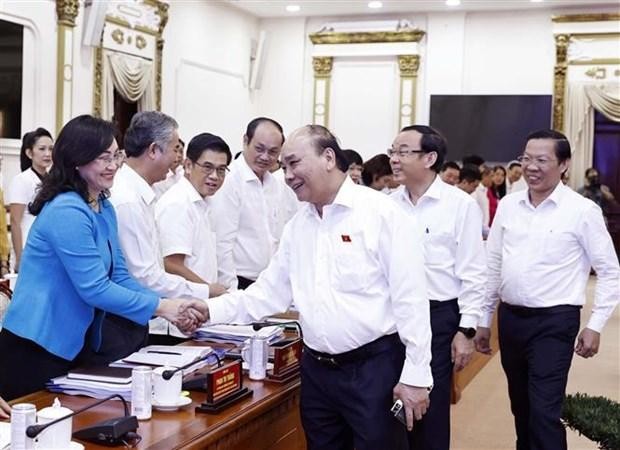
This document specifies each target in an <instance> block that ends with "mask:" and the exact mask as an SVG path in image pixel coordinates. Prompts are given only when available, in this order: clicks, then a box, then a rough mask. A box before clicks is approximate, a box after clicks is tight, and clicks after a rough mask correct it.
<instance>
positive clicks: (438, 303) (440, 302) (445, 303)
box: [429, 298, 458, 309]
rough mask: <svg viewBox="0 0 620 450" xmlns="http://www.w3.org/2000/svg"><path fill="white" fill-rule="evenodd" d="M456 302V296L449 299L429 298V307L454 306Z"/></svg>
mask: <svg viewBox="0 0 620 450" xmlns="http://www.w3.org/2000/svg"><path fill="white" fill-rule="evenodd" d="M457 302H458V299H457V298H451V299H450V300H429V303H430V304H431V309H437V308H447V307H448V306H454V304H455V303H457Z"/></svg>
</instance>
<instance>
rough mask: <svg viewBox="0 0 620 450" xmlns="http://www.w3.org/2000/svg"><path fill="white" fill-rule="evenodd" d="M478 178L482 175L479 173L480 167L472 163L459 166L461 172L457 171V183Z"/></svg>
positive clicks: (478, 179) (480, 178)
mask: <svg viewBox="0 0 620 450" xmlns="http://www.w3.org/2000/svg"><path fill="white" fill-rule="evenodd" d="M480 180H482V175H480V169H479V168H478V166H475V165H473V164H465V165H464V166H463V167H462V168H461V172H460V173H459V183H461V182H463V181H467V182H469V183H471V182H472V181H480Z"/></svg>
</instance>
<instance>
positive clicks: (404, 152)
mask: <svg viewBox="0 0 620 450" xmlns="http://www.w3.org/2000/svg"><path fill="white" fill-rule="evenodd" d="M386 153H387V155H388V156H389V157H390V158H391V157H392V156H398V157H399V158H405V157H407V156H409V155H413V154H414V153H426V152H425V151H424V150H422V149H417V148H413V149H402V148H401V149H398V150H394V149H393V148H388V149H387V150H386Z"/></svg>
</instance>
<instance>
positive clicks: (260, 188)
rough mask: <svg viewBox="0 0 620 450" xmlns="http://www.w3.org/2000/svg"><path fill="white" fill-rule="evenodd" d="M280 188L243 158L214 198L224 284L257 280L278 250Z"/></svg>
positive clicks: (233, 285)
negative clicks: (240, 279) (239, 278)
mask: <svg viewBox="0 0 620 450" xmlns="http://www.w3.org/2000/svg"><path fill="white" fill-rule="evenodd" d="M280 195H281V191H280V184H279V183H278V181H277V180H276V179H275V178H274V177H273V175H271V173H269V172H267V173H265V175H264V176H263V181H262V183H261V181H260V180H259V179H258V177H257V176H256V174H255V173H254V172H253V171H252V169H250V166H248V164H247V163H246V161H245V158H244V157H243V155H241V156H240V157H239V158H237V159H235V160H234V161H233V162H232V164H231V165H230V173H229V174H228V175H226V180H225V181H224V184H223V185H222V187H221V188H220V190H219V191H218V192H217V193H216V194H215V195H214V196H213V202H212V206H213V213H212V215H211V218H212V219H213V226H214V228H215V233H216V234H217V238H218V244H217V254H218V259H219V260H220V261H221V264H220V266H219V268H218V271H219V276H218V278H219V279H220V280H221V282H222V284H224V285H225V286H229V287H231V288H232V289H236V287H237V276H242V277H245V278H249V279H251V280H255V279H256V278H258V275H259V274H260V273H261V271H262V270H263V269H264V268H265V267H267V264H269V260H270V259H271V257H272V255H273V254H274V252H275V249H276V247H277V243H278V239H279V237H280V236H279V235H278V224H279V218H278V209H279V201H280Z"/></svg>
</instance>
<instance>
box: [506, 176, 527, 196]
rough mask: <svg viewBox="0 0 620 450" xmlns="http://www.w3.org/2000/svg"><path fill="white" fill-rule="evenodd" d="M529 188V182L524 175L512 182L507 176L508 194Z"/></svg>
mask: <svg viewBox="0 0 620 450" xmlns="http://www.w3.org/2000/svg"><path fill="white" fill-rule="evenodd" d="M525 190H527V183H526V182H525V179H524V178H523V176H521V177H520V178H519V179H518V180H517V181H515V182H514V183H511V182H510V180H509V179H508V178H506V194H512V193H513V192H519V191H525Z"/></svg>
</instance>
